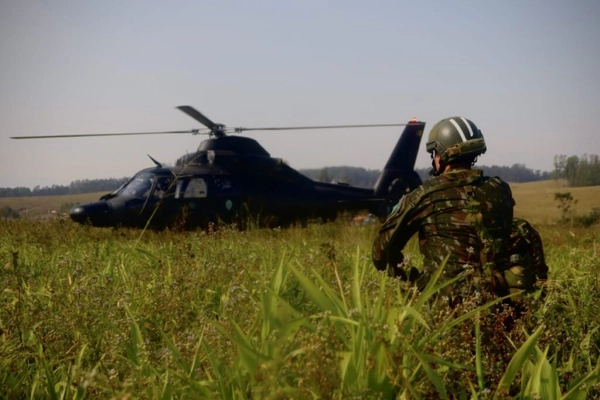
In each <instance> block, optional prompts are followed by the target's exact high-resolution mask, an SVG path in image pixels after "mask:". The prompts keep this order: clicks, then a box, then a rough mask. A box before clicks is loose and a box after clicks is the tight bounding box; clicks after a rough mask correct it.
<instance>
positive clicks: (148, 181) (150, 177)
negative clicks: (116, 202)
mask: <svg viewBox="0 0 600 400" xmlns="http://www.w3.org/2000/svg"><path fill="white" fill-rule="evenodd" d="M153 181H154V174H151V173H146V172H145V173H141V174H139V175H136V176H135V177H134V178H133V179H132V180H130V181H129V182H127V183H126V184H125V185H124V186H123V187H122V188H121V190H119V195H122V196H130V197H137V198H146V197H147V196H148V195H149V194H150V190H151V189H152V183H153Z"/></svg>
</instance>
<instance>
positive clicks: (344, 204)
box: [70, 159, 385, 229]
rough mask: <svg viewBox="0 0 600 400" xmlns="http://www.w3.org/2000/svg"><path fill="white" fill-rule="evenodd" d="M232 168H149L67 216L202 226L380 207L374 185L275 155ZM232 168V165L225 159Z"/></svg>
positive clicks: (276, 221)
mask: <svg viewBox="0 0 600 400" xmlns="http://www.w3.org/2000/svg"><path fill="white" fill-rule="evenodd" d="M263 161H268V162H266V163H263V164H272V165H269V166H268V168H267V169H268V170H269V171H271V172H270V174H266V171H264V170H262V171H261V169H262V168H257V167H256V166H257V164H260V163H257V162H256V160H252V161H251V162H252V165H254V168H253V169H249V170H246V171H245V172H243V173H242V171H241V170H237V171H236V172H235V173H232V172H230V170H229V171H228V170H226V169H223V168H221V167H219V166H218V165H214V164H209V165H197V164H196V165H194V164H189V165H186V166H175V167H155V168H147V169H144V170H142V171H140V172H138V173H137V174H136V175H135V176H134V177H133V178H131V179H130V180H129V181H128V182H127V183H125V184H124V185H123V186H121V187H120V188H119V189H117V190H116V191H114V192H113V193H111V194H108V195H105V196H103V197H102V198H101V199H100V200H99V201H97V202H93V203H88V204H82V205H78V206H75V207H73V208H72V209H71V213H70V215H71V218H72V219H73V220H74V221H76V222H79V223H90V224H91V225H93V226H99V227H102V226H104V227H106V226H132V227H144V226H146V225H148V226H150V227H159V228H162V227H167V226H174V225H175V226H181V227H184V228H186V229H193V228H197V227H200V228H205V227H207V226H208V225H209V224H211V223H227V224H230V223H236V224H238V225H242V226H243V225H245V224H247V223H249V222H256V223H258V224H267V225H277V226H287V225H290V224H292V223H295V222H305V221H307V220H309V219H311V218H319V219H321V220H323V221H327V220H333V219H335V218H336V216H337V214H338V213H340V212H343V211H359V210H369V211H370V212H372V213H374V214H379V211H380V210H382V209H383V208H384V207H385V202H384V201H383V200H380V201H374V200H373V190H372V189H365V188H356V187H351V186H347V185H339V184H329V183H322V182H315V181H312V180H311V179H309V178H307V177H305V176H304V175H301V174H300V173H298V172H296V171H295V170H294V169H292V168H290V167H289V166H287V165H286V164H284V163H282V162H281V161H280V160H279V161H278V160H277V159H270V160H263ZM230 167H231V166H230Z"/></svg>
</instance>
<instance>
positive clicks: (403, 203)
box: [372, 168, 514, 294]
mask: <svg viewBox="0 0 600 400" xmlns="http://www.w3.org/2000/svg"><path fill="white" fill-rule="evenodd" d="M513 206H514V200H513V197H512V192H511V190H510V187H509V185H508V184H507V183H506V182H504V181H502V180H501V179H500V178H498V177H493V178H490V177H485V176H483V173H482V171H480V170H471V169H466V168H457V169H451V170H449V171H447V172H445V173H443V174H441V175H439V176H437V177H433V178H431V179H430V180H428V181H427V182H425V183H424V184H423V185H421V186H420V187H418V188H417V189H415V190H414V191H412V192H411V193H409V194H407V195H406V196H404V197H403V198H402V199H401V200H400V202H399V203H398V204H397V205H396V207H395V208H394V210H392V212H391V214H390V215H389V216H388V218H387V220H386V222H385V223H384V224H383V226H382V227H381V229H380V231H379V235H378V237H377V238H376V239H375V242H374V244H373V253H372V257H373V263H374V264H375V267H376V268H377V269H379V270H388V272H389V273H391V274H392V275H400V276H401V277H402V278H405V279H410V278H412V277H408V276H407V274H406V273H405V272H404V271H403V270H402V268H401V267H399V264H401V263H402V261H403V258H404V257H403V255H402V249H403V248H404V246H405V245H406V243H407V242H408V241H409V240H410V238H411V237H412V236H413V234H415V233H417V232H418V233H419V247H420V250H421V253H422V254H423V256H424V262H423V271H422V273H420V274H419V276H418V278H417V277H416V276H415V277H414V278H416V282H417V285H418V287H419V288H420V289H423V288H424V287H425V285H426V284H427V282H428V281H429V279H430V277H431V275H432V274H433V273H434V272H435V271H436V270H437V269H438V268H440V266H442V265H443V263H444V261H445V259H446V258H448V260H447V262H446V264H445V267H444V271H443V273H442V275H441V277H440V281H443V280H446V279H450V278H453V277H455V276H457V275H458V274H460V273H462V272H467V271H468V272H469V273H467V274H465V275H466V276H473V275H475V276H478V277H481V276H482V275H484V274H486V272H485V269H486V268H495V269H496V270H498V269H500V270H504V269H505V268H506V267H508V263H509V256H510V255H509V254H508V248H507V245H508V240H509V237H510V234H511V226H512V219H513ZM413 271H414V270H413ZM487 273H488V274H489V273H490V272H489V271H488V272H487ZM492 274H493V272H492ZM411 275H412V274H411ZM492 276H493V275H492ZM477 279H479V278H477ZM411 280H412V279H411ZM478 282H479V280H478ZM494 290H495V291H496V292H497V293H498V294H505V293H504V292H505V289H504V288H494ZM503 290H504V292H502V291H503Z"/></svg>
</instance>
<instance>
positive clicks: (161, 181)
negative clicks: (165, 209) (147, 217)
mask: <svg viewBox="0 0 600 400" xmlns="http://www.w3.org/2000/svg"><path fill="white" fill-rule="evenodd" d="M170 185H171V179H170V178H169V177H167V176H159V177H158V178H157V179H156V188H155V189H154V193H153V196H154V197H156V198H158V199H162V198H163V196H164V195H165V193H167V190H168V189H169V186H170Z"/></svg>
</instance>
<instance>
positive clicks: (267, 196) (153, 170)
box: [12, 106, 425, 229]
mask: <svg viewBox="0 0 600 400" xmlns="http://www.w3.org/2000/svg"><path fill="white" fill-rule="evenodd" d="M177 109H179V110H180V111H182V112H184V113H185V114H187V115H188V116H190V117H191V118H193V119H195V120H196V121H197V122H199V123H200V124H202V125H203V126H204V127H205V128H201V129H192V130H186V131H165V132H136V133H99V134H77V135H45V136H15V137H12V139H43V138H73V137H87V136H124V135H143V134H179V133H187V134H193V135H198V134H207V135H208V139H206V140H204V141H202V142H201V143H200V145H199V146H198V149H197V150H196V152H194V153H188V154H184V155H183V156H181V157H180V158H179V159H177V161H176V163H175V165H174V166H169V165H166V164H163V163H161V162H159V161H157V160H155V159H154V158H152V157H151V156H150V155H148V157H149V158H150V159H151V160H152V162H153V163H154V166H153V167H150V168H146V169H143V170H141V171H139V172H137V173H136V174H135V175H133V177H131V178H130V179H129V180H128V181H127V182H125V183H124V184H123V185H121V186H120V187H119V188H117V189H116V190H114V191H113V192H111V193H108V194H105V195H103V196H102V197H100V199H99V200H98V201H95V202H91V203H86V204H80V205H76V206H74V207H73V208H72V209H71V210H70V213H69V214H70V217H71V219H72V220H73V221H75V222H77V223H81V224H91V225H92V226H95V227H119V226H123V227H137V228H144V227H149V228H156V229H164V228H168V227H179V228H183V229H196V228H201V229H206V228H208V227H209V226H211V225H214V224H223V223H224V224H236V225H237V226H238V227H241V228H243V227H245V226H248V225H249V224H250V223H256V224H257V225H259V226H281V227H285V226H290V225H292V224H294V223H302V225H305V224H306V223H307V221H309V220H311V219H320V220H321V221H323V222H326V221H333V220H335V219H336V217H337V216H338V214H340V213H343V212H351V213H357V212H360V211H365V210H366V211H368V212H369V213H370V214H373V215H375V216H376V217H379V218H380V219H384V218H385V217H386V216H387V215H388V213H389V211H390V210H391V207H392V206H393V205H394V204H396V203H397V202H398V200H399V199H400V197H401V196H402V195H404V194H405V193H407V192H409V191H411V190H412V189H414V188H416V187H417V186H419V185H420V184H421V183H422V182H421V179H420V177H419V175H418V174H417V173H416V171H415V170H414V165H415V161H416V157H417V152H418V149H419V145H420V142H421V137H422V134H423V130H424V128H425V123H424V122H421V121H418V120H417V119H416V118H413V119H411V120H410V121H409V122H408V123H405V124H376V125H330V126H304V127H271V128H233V129H230V128H227V127H226V126H225V125H223V124H219V123H215V122H213V121H212V120H210V119H209V118H208V117H206V116H205V115H204V114H202V113H201V112H200V111H198V110H196V109H195V108H193V107H191V106H179V107H177ZM394 126H404V130H403V132H402V133H401V135H400V137H399V139H398V142H397V143H396V145H395V147H394V149H393V150H392V152H391V155H390V157H389V159H388V161H387V163H386V164H385V167H384V169H383V171H382V172H381V174H380V176H379V177H378V180H377V182H376V183H375V186H374V187H373V188H372V189H368V188H360V187H353V186H350V185H348V184H344V183H327V182H319V181H315V180H312V179H310V178H308V177H306V176H305V175H303V174H301V173H300V172H298V171H297V170H296V169H294V168H292V167H290V166H289V165H288V164H286V163H285V162H284V161H283V160H282V159H281V158H275V157H272V156H271V155H270V154H269V153H268V152H267V150H265V149H264V148H263V147H262V146H261V145H260V144H259V143H258V142H257V141H256V140H254V139H252V138H249V137H246V136H240V135H232V134H230V133H232V132H233V133H236V134H238V133H242V132H245V131H265V130H271V131H275V130H299V129H330V128H367V127H394Z"/></svg>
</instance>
